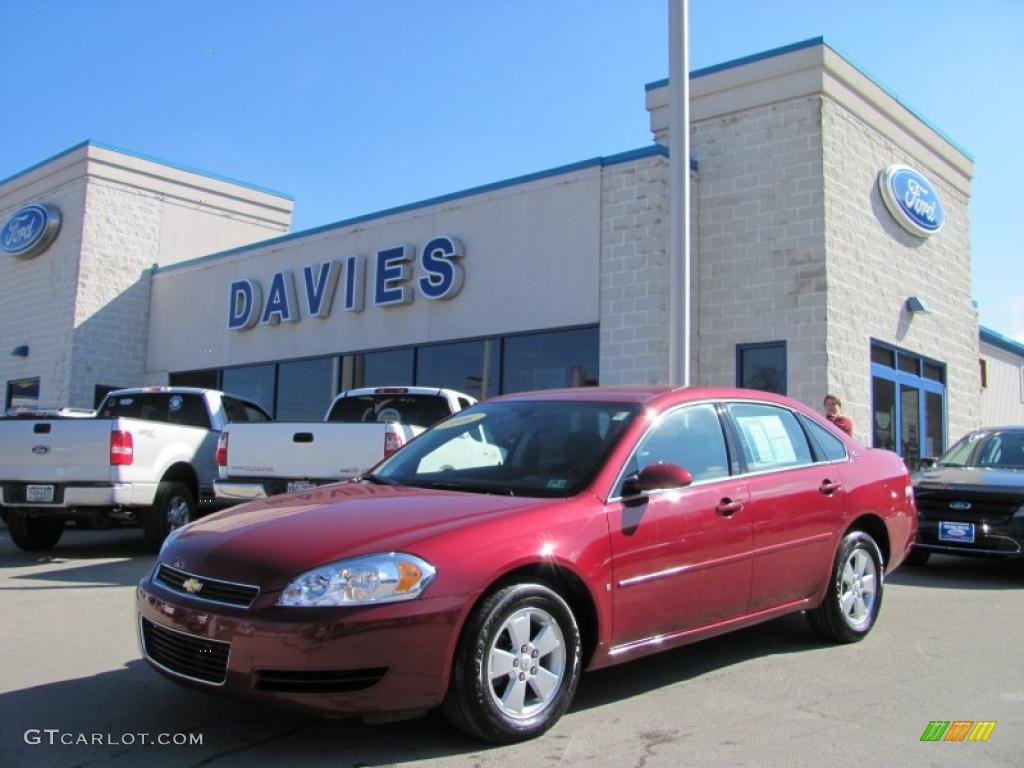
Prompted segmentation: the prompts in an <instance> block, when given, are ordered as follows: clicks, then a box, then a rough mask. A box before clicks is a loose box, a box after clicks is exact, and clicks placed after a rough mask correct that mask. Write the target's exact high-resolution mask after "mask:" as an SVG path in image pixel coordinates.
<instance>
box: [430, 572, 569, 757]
mask: <svg viewBox="0 0 1024 768" xmlns="http://www.w3.org/2000/svg"><path fill="white" fill-rule="evenodd" d="M580 644H581V643H580V632H579V627H578V626H577V624H576V619H575V617H574V616H573V613H572V609H571V608H570V607H569V605H568V604H567V603H566V602H565V600H563V599H562V597H561V596H560V595H559V594H558V593H556V592H554V591H553V590H551V589H550V588H548V587H546V586H543V585H541V584H515V585H513V586H509V587H505V588H503V589H501V590H499V591H497V592H495V593H494V594H493V595H491V596H490V597H488V598H487V599H485V600H484V602H483V603H481V605H480V606H479V607H478V608H477V609H476V610H475V611H474V612H473V614H472V616H471V617H470V619H469V621H468V622H467V623H466V627H465V629H464V631H463V633H462V636H461V637H460V640H459V645H458V649H457V651H456V657H455V663H454V665H453V669H452V679H451V683H450V685H449V690H448V695H447V696H446V697H445V701H444V706H443V710H444V714H445V716H446V717H447V718H448V720H449V721H450V722H451V723H452V724H453V725H454V726H455V727H457V728H459V729H460V730H462V731H465V732H466V733H468V734H470V735H471V736H475V737H477V738H480V739H484V740H486V741H491V742H496V743H510V742H514V741H522V740H525V739H530V738H533V737H535V736H539V735H540V734H542V733H544V732H545V731H546V730H548V729H549V728H550V727H551V726H553V725H554V724H555V723H556V722H557V721H558V719H559V718H560V717H561V716H562V714H563V713H564V712H565V710H566V709H567V708H568V707H569V704H570V703H571V702H572V697H573V694H574V693H575V692H576V685H577V683H578V682H579V677H580V665H581V660H580Z"/></svg>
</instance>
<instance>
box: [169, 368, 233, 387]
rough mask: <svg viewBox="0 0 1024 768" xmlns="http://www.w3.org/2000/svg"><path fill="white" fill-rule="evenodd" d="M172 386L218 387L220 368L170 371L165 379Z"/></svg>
mask: <svg viewBox="0 0 1024 768" xmlns="http://www.w3.org/2000/svg"><path fill="white" fill-rule="evenodd" d="M167 380H168V381H169V382H170V384H171V386H172V387H200V388H202V389H220V369H219V368H208V369H207V370H205V371H184V372H182V373H172V374H171V375H170V376H169V377H168V379H167Z"/></svg>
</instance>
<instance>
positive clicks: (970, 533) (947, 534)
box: [939, 521, 974, 544]
mask: <svg viewBox="0 0 1024 768" xmlns="http://www.w3.org/2000/svg"><path fill="white" fill-rule="evenodd" d="M939 541H958V542H961V543H964V544H971V543H973V542H974V523H949V522H946V521H943V522H941V523H939Z"/></svg>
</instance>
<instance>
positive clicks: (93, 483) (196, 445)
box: [0, 387, 270, 550]
mask: <svg viewBox="0 0 1024 768" xmlns="http://www.w3.org/2000/svg"><path fill="white" fill-rule="evenodd" d="M239 421H247V422H253V421H260V422H263V421H270V417H269V416H268V415H267V414H266V412H265V411H264V410H263V409H262V408H260V407H259V406H258V405H256V404H255V403H251V402H249V401H247V400H244V399H242V398H238V397H234V396H233V395H227V394H224V393H222V392H218V391H216V390H209V389H196V388H192V387H146V388H140V389H120V390H117V391H114V392H111V393H110V394H108V395H107V397H106V398H105V399H104V401H103V402H102V403H101V404H100V407H99V409H98V411H97V414H96V416H95V417H94V418H38V419H29V418H11V419H2V420H0V509H2V510H3V512H4V513H5V514H4V517H5V519H6V520H7V525H8V528H9V529H10V534H11V538H12V539H13V540H14V543H15V544H17V545H18V546H19V547H21V548H22V549H25V550H46V549H50V548H52V547H53V546H54V545H56V543H57V541H58V540H59V539H60V537H61V534H62V532H63V531H64V524H65V522H66V521H67V520H77V521H80V522H83V523H86V524H87V525H90V526H91V527H94V528H101V529H102V528H108V527H110V525H111V523H112V521H114V520H134V521H138V522H140V523H142V526H143V530H144V532H145V536H146V541H147V542H148V543H149V544H150V546H151V547H153V548H157V547H159V546H160V543H161V542H162V541H163V540H164V538H165V537H166V536H167V534H168V533H169V532H170V531H171V530H173V529H174V528H178V527H180V526H182V525H184V524H185V523H187V522H189V521H190V520H192V519H194V518H195V517H196V516H197V511H199V510H202V511H206V510H208V509H212V508H213V507H214V506H216V504H215V500H214V496H213V481H214V479H215V478H216V476H217V462H216V457H215V452H216V448H217V438H218V436H219V435H220V433H221V432H222V430H223V429H224V428H225V427H226V426H227V425H228V424H229V423H231V422H239Z"/></svg>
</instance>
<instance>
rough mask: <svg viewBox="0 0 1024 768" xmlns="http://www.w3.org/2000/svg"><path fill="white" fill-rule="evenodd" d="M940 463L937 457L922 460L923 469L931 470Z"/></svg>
mask: <svg viewBox="0 0 1024 768" xmlns="http://www.w3.org/2000/svg"><path fill="white" fill-rule="evenodd" d="M938 463H939V460H938V458H936V457H935V456H924V457H923V458H922V459H921V469H931V468H932V467H934V466H935V465H936V464H938Z"/></svg>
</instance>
